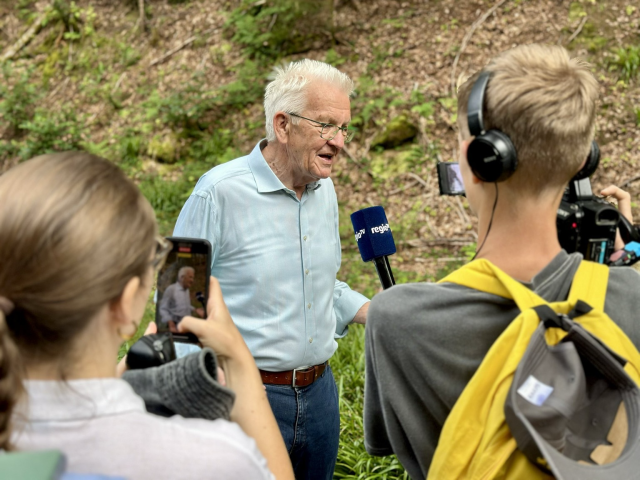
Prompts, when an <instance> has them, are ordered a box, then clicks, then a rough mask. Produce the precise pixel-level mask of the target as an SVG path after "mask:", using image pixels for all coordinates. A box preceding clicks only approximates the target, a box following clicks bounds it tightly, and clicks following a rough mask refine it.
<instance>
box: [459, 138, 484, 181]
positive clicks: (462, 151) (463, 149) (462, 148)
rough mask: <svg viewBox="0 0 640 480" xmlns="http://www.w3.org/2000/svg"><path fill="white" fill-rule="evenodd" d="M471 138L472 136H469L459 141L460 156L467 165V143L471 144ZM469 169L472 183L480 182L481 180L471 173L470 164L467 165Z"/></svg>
mask: <svg viewBox="0 0 640 480" xmlns="http://www.w3.org/2000/svg"><path fill="white" fill-rule="evenodd" d="M472 140H473V137H469V138H467V139H466V140H462V141H461V142H460V155H461V156H462V158H463V159H464V161H465V162H467V165H469V159H468V158H467V152H468V151H469V145H470V144H471V141H472ZM469 171H470V172H471V181H472V182H473V183H476V184H477V183H482V180H480V179H479V178H478V177H476V175H475V173H473V170H471V166H469Z"/></svg>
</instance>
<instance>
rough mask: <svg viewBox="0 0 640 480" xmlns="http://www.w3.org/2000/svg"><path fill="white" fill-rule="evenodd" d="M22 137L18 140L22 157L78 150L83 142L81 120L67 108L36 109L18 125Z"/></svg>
mask: <svg viewBox="0 0 640 480" xmlns="http://www.w3.org/2000/svg"><path fill="white" fill-rule="evenodd" d="M20 129H21V130H23V131H24V139H23V140H22V141H21V142H20V151H19V155H20V157H21V158H22V159H25V160H26V159H28V158H32V157H35V156H36V155H42V154H44V153H50V152H64V151H67V150H79V149H81V148H82V144H83V136H82V134H83V130H84V126H83V121H82V119H78V118H76V116H75V114H74V113H73V112H72V111H71V110H70V109H68V108H63V109H62V110H59V111H53V112H52V111H50V110H47V109H44V108H38V109H36V113H35V115H34V117H33V119H32V120H28V121H26V122H24V123H22V124H21V125H20Z"/></svg>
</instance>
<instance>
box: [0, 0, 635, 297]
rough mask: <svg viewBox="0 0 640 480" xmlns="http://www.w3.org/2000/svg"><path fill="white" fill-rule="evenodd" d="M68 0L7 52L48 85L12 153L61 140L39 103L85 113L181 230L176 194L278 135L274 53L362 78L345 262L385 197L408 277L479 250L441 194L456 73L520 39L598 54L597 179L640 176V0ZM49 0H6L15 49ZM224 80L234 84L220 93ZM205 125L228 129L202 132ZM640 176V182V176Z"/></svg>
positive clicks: (7, 134)
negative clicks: (266, 116)
mask: <svg viewBox="0 0 640 480" xmlns="http://www.w3.org/2000/svg"><path fill="white" fill-rule="evenodd" d="M56 3H60V4H64V5H66V8H67V11H64V9H60V8H58V10H63V13H65V14H66V15H67V16H68V17H67V18H62V17H63V14H61V13H59V11H58V10H56V11H54V16H53V20H49V22H48V23H47V24H46V25H43V26H42V28H41V29H40V30H38V32H37V34H36V35H35V36H34V38H33V39H32V40H31V41H30V42H29V43H28V44H27V45H26V46H25V47H23V48H22V49H21V50H20V51H19V52H18V53H17V54H16V55H15V56H14V57H13V58H12V61H11V62H8V63H10V68H11V73H9V74H7V73H5V80H6V82H7V85H8V87H5V88H7V92H8V93H11V90H10V89H11V87H10V86H11V85H12V84H15V83H16V82H20V81H23V82H25V81H26V82H27V83H28V84H29V85H30V86H34V87H35V89H36V90H37V91H38V94H39V96H38V101H37V104H35V105H32V106H31V107H29V106H27V107H26V108H27V109H28V108H32V110H36V117H35V119H33V118H32V119H31V120H32V123H33V124H34V125H31V130H25V129H21V128H20V127H19V125H15V124H11V123H10V121H6V120H7V119H6V118H5V121H4V122H2V121H1V120H0V133H1V134H2V137H1V138H2V142H4V143H6V144H7V145H9V146H5V148H4V151H3V150H2V149H1V144H0V162H3V163H2V164H0V165H2V166H1V167H0V168H4V169H6V168H8V167H9V166H10V165H12V164H15V162H16V161H19V159H20V158H21V155H22V158H24V156H25V155H26V154H29V153H39V152H38V148H42V145H39V144H38V142H40V143H46V141H45V140H46V139H45V140H43V139H42V138H36V139H35V140H33V139H31V138H29V136H30V135H31V137H34V136H36V137H37V136H38V135H40V137H44V136H46V134H47V133H51V132H47V131H46V130H47V128H48V127H49V126H48V125H43V123H45V121H44V120H43V119H42V118H40V117H48V118H49V119H50V118H51V117H52V115H53V113H52V112H57V114H58V117H55V119H56V121H57V122H58V123H65V122H67V123H68V124H70V125H71V127H73V128H75V131H72V132H71V133H69V132H62V133H63V135H61V136H62V137H63V138H65V135H64V134H65V133H66V136H67V137H69V138H71V141H70V143H71V144H73V140H74V139H75V141H76V143H77V144H78V145H80V146H81V147H84V148H87V149H89V150H90V151H94V152H96V153H99V154H102V155H104V156H107V157H109V158H111V159H113V160H114V161H119V162H123V161H124V160H123V158H122V157H132V158H129V160H128V165H130V166H131V167H132V169H131V171H132V175H134V176H135V177H136V178H138V179H143V180H146V181H151V182H153V188H152V190H153V192H152V193H153V194H154V195H155V196H156V197H158V198H156V199H155V200H156V202H157V203H159V204H161V205H162V206H163V208H165V210H167V211H166V215H165V217H163V218H164V220H166V221H165V224H164V227H165V230H166V233H169V230H170V225H171V223H172V220H173V218H175V213H176V210H177V208H173V207H178V205H168V204H171V202H172V201H174V200H177V201H176V202H175V203H178V204H179V203H180V201H181V200H182V199H184V197H185V195H186V194H188V192H187V190H189V189H190V187H192V186H193V184H194V183H195V179H197V176H199V175H200V174H201V173H202V172H203V171H206V169H208V168H210V167H211V166H212V165H214V164H216V163H219V162H221V161H226V160H228V159H229V158H232V157H233V156H235V155H239V154H242V153H245V152H248V151H250V149H251V148H252V147H253V145H254V144H255V143H256V141H257V140H258V139H259V138H261V136H262V135H263V130H262V128H263V110H262V106H261V98H260V93H261V92H262V89H263V86H264V84H265V82H266V75H267V74H268V71H269V69H270V67H272V66H273V65H274V64H276V63H277V62H281V61H283V60H294V59H298V58H303V57H308V58H314V59H318V60H324V61H328V62H330V63H333V64H334V65H336V66H338V68H340V69H341V70H343V71H344V72H346V73H348V74H349V75H350V76H351V77H352V78H353V79H354V80H355V81H356V84H357V93H358V96H357V97H356V98H355V99H354V101H353V117H354V120H355V122H354V123H355V124H356V126H357V127H358V128H359V130H360V131H359V133H358V135H357V136H356V138H355V141H354V142H353V143H351V144H350V145H349V146H348V148H347V149H345V153H343V155H342V162H341V163H340V164H338V165H337V167H336V169H335V174H334V181H335V183H336V188H337V191H338V197H339V199H340V203H341V212H342V213H343V215H342V217H343V218H342V220H341V233H342V234H343V240H344V245H343V248H344V250H345V260H346V261H347V262H351V261H355V260H357V250H356V249H355V248H356V247H355V242H353V241H352V237H351V235H350V232H349V229H350V224H349V218H348V214H349V213H350V212H352V211H355V210H358V209H360V208H363V207H366V206H370V205H383V206H384V207H385V209H386V211H387V216H388V218H389V221H390V224H391V226H392V228H393V230H394V235H395V238H396V241H397V245H398V253H397V255H396V256H395V257H394V258H393V262H394V266H395V267H396V268H397V269H398V271H399V274H400V280H401V281H402V280H420V279H429V278H433V276H434V275H436V274H437V272H438V271H439V270H441V269H445V270H448V269H449V268H448V264H449V263H453V264H457V263H458V262H459V261H462V260H463V259H464V258H466V257H467V256H468V253H469V251H472V250H473V248H474V245H473V244H474V242H475V238H476V235H475V232H474V225H475V219H474V217H473V215H472V213H471V212H470V211H469V208H468V206H467V204H466V202H465V200H464V199H460V198H452V197H441V196H439V195H438V188H437V178H436V174H435V162H436V161H437V160H445V161H447V160H456V158H457V155H456V148H457V136H456V125H455V118H456V101H455V88H456V83H457V82H459V81H460V80H461V79H464V78H466V77H468V76H469V75H471V74H472V73H473V72H475V71H476V70H478V69H479V68H481V67H482V66H483V65H484V64H485V63H486V62H487V61H488V60H489V58H490V57H491V56H492V55H495V54H496V53H498V52H501V51H503V50H505V49H508V48H510V47H512V46H515V45H518V44H526V43H532V42H539V43H549V44H560V45H564V46H566V47H567V48H569V49H570V50H571V51H572V52H573V54H574V55H579V56H581V57H583V58H585V59H586V60H587V61H589V62H590V63H591V64H592V65H593V70H594V72H595V73H596V75H597V77H598V79H599V81H600V83H601V102H600V111H599V115H598V126H597V128H598V132H597V141H598V142H599V144H600V146H601V149H602V161H601V167H600V169H599V170H598V171H597V172H596V174H595V175H594V176H593V177H592V182H593V184H594V186H595V190H597V189H598V188H600V187H603V186H605V185H608V184H610V183H617V184H619V185H622V184H624V183H625V182H627V181H629V180H633V179H634V178H635V177H636V176H637V175H638V172H637V166H638V159H639V158H640V135H638V134H637V127H638V123H639V122H640V88H639V86H638V62H639V61H640V60H639V59H638V56H640V53H639V52H640V50H638V45H639V44H640V27H639V22H640V9H639V8H637V7H636V6H634V5H632V4H631V2H630V1H628V0H609V1H606V2H594V1H592V0H583V1H576V2H567V1H555V0H553V1H552V0H527V1H523V0H514V1H499V2H495V3H494V2H486V1H451V0H443V1H438V2H427V1H396V0H377V1H364V0H332V1H320V2H300V1H292V0H288V1H287V0H284V1H280V2H274V1H271V2H269V1H255V2H248V1H244V2H240V1H235V2H234V1H220V0H217V1H216V0H209V1H192V2H168V1H149V0H146V11H145V18H144V22H141V17H140V15H139V10H138V2H137V1H133V0H121V1H115V2H114V1H106V0H102V1H92V2H89V1H77V2H75V3H66V2H60V1H58V2H54V6H55V4H56ZM305 3H306V5H305ZM311 3H314V4H316V7H314V8H313V9H310V7H309V4H311ZM50 5H51V3H50V2H48V1H35V2H34V1H29V0H20V1H17V2H7V1H4V2H1V3H0V19H1V20H0V51H4V52H6V51H7V50H8V49H9V47H11V46H12V45H14V44H15V43H16V42H17V41H18V39H19V38H20V36H21V35H22V34H23V33H24V32H25V31H26V30H27V28H28V27H29V25H30V24H31V25H32V24H34V22H37V19H38V16H39V14H40V13H41V12H45V11H47V9H48V8H51V7H50ZM278 6H280V9H278ZM496 7H497V8H496ZM268 8H271V9H272V11H273V12H274V13H271V11H269V10H268ZM296 8H297V9H298V10H300V12H298V14H297V16H296V14H295V10H296ZM286 9H289V11H286ZM305 9H306V10H308V11H306V10H305ZM291 10H294V13H291ZM256 12H258V13H256ZM50 17H52V16H51V15H50ZM247 18H251V20H252V21H253V23H247V22H246V19H247ZM141 23H144V27H143V28H141V27H140V25H141ZM281 23H282V25H280V24H281ZM74 26H75V28H74ZM279 26H280V27H281V30H282V29H285V30H286V29H288V32H286V33H285V34H282V31H280V30H278V27H279ZM278 35H279V36H278ZM263 39H264V40H263ZM263 47H264V48H263ZM265 52H266V53H265ZM634 54H635V57H634V56H633V55H634ZM625 55H626V56H625ZM634 62H635V63H634ZM634 69H635V70H634ZM21 75H27V76H28V77H27V79H26V80H25V79H24V78H23V77H21ZM225 87H228V90H227V91H225V94H226V95H227V96H235V99H233V100H232V101H231V102H228V104H226V105H223V107H224V108H222V107H221V106H220V102H219V101H218V100H219V95H220V91H221V89H224V88H225ZM243 89H244V90H243ZM0 93H2V92H1V91H0ZM216 95H217V96H218V97H216ZM214 97H216V98H214ZM208 100H209V103H207V101H208ZM216 102H217V103H216ZM203 104H204V105H203ZM60 112H63V113H60ZM27 113H28V112H27ZM63 114H64V115H63ZM400 115H404V116H406V117H408V120H409V123H410V124H411V125H410V128H414V132H416V134H415V136H413V137H411V138H410V141H409V142H408V143H405V144H403V145H399V146H396V147H394V148H384V147H381V146H380V145H376V139H377V138H379V135H380V134H381V133H383V132H384V131H385V128H386V127H387V125H388V124H389V123H390V121H391V120H393V119H394V118H397V117H398V116H400ZM20 118H22V117H20ZM38 120H40V122H39V123H38ZM74 122H76V123H77V125H73V123H74ZM3 123H4V127H5V128H2V124H3ZM203 124H205V126H204V127H203ZM194 125H195V126H194ZM73 128H71V130H73ZM39 129H40V130H39ZM41 130H45V132H44V133H43V132H42V131H41ZM193 130H199V131H200V132H202V133H203V135H206V134H209V133H211V135H212V137H216V138H215V139H214V140H215V141H213V140H211V141H209V144H207V142H206V141H205V140H203V139H202V138H195V140H194V135H193ZM221 130H222V133H221ZM25 132H26V133H25ZM58 133H60V132H58ZM74 135H75V137H74ZM30 140H31V142H30ZM216 142H217V143H216ZM194 143H196V144H198V145H197V148H194V147H193V144H194ZM211 143H213V145H212V144H211ZM11 144H13V145H14V147H13V148H11ZM33 144H35V146H34V145H33ZM25 145H26V146H25ZM46 146H48V145H45V147H46ZM198 148H199V149H198ZM123 151H124V154H123ZM347 152H348V153H347ZM3 154H4V155H3ZM185 168H186V170H187V171H188V175H187V176H186V177H185V176H184V172H185ZM0 171H1V170H0ZM152 177H153V180H149V179H150V178H152ZM177 179H183V180H184V182H183V183H181V184H180V188H182V189H183V190H184V191H176V190H177V187H176V188H174V190H171V188H169V190H170V191H171V194H172V195H174V197H175V196H177V197H179V198H177V199H176V198H173V197H172V198H170V199H168V200H167V199H166V198H163V195H164V194H163V192H162V191H161V190H162V187H163V186H164V185H162V184H161V182H163V181H169V182H171V181H174V180H177ZM627 188H628V189H629V190H630V191H631V193H632V194H633V195H634V197H637V194H638V193H640V183H633V182H632V183H630V184H629V185H628V186H627ZM185 189H186V190H185ZM154 198H155V197H154ZM154 206H157V205H155V204H154ZM172 208H173V210H172ZM636 208H637V207H636V206H635V204H634V211H635V209H636ZM163 218H161V220H163ZM465 246H466V247H467V248H466V249H464V247H465ZM461 248H463V250H462V251H461ZM355 270H356V271H357V274H358V275H360V273H361V269H359V268H356V269H355ZM402 272H406V275H404V274H403V273H402ZM352 280H353V279H352ZM362 286H363V287H364V285H362ZM369 293H372V292H369Z"/></svg>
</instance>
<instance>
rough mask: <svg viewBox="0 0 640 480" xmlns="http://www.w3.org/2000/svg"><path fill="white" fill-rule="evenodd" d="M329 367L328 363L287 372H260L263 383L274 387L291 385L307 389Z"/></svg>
mask: <svg viewBox="0 0 640 480" xmlns="http://www.w3.org/2000/svg"><path fill="white" fill-rule="evenodd" d="M327 365H329V362H328V361H326V362H324V363H321V364H320V365H314V366H312V367H300V368H294V369H293V370H287V371H286V372H266V371H264V370H260V376H261V377H262V383H269V384H272V385H291V386H292V387H306V386H309V385H311V384H312V383H313V382H315V381H316V380H317V379H318V378H320V375H322V373H323V372H324V370H325V369H326V368H327Z"/></svg>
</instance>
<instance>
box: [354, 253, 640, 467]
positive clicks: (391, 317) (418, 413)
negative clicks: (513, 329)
mask: <svg viewBox="0 0 640 480" xmlns="http://www.w3.org/2000/svg"><path fill="white" fill-rule="evenodd" d="M581 260H582V255H580V254H571V255H569V254H567V253H566V252H565V251H562V252H561V253H559V254H558V255H557V256H556V257H555V258H554V259H553V260H552V261H551V262H550V263H549V264H548V265H547V266H546V267H545V268H544V269H543V270H542V271H540V272H539V273H538V274H537V275H536V276H535V277H534V278H533V280H532V281H531V282H530V283H525V285H526V286H527V287H529V288H530V289H532V290H533V291H535V292H536V293H537V294H538V295H539V296H541V297H542V298H544V299H545V300H547V301H548V302H555V301H562V300H565V299H566V298H567V296H568V294H569V289H570V287H571V282H572V280H573V276H574V274H575V272H576V270H577V269H578V266H579V264H580V261H581ZM604 309H605V312H606V313H607V314H608V315H609V316H610V317H611V319H612V320H613V321H614V322H615V323H617V324H618V325H619V326H620V328H621V329H622V330H623V331H624V332H625V333H626V334H627V335H628V336H629V338H630V339H631V341H632V342H633V343H634V344H635V345H636V347H640V318H639V313H640V274H638V272H636V271H635V270H634V269H632V268H628V267H614V268H611V269H610V273H609V283H608V287H607V295H606V300H605V307H604ZM519 313H520V311H519V309H518V307H517V306H516V305H515V303H514V302H513V301H512V300H507V299H505V298H502V297H498V296H496V295H491V294H487V293H483V292H480V291H477V290H473V289H470V288H467V287H462V286H459V285H455V284H452V283H442V284H434V283H414V284H405V285H396V286H394V287H392V288H390V289H388V290H385V291H384V292H382V293H380V294H378V295H376V296H375V297H374V298H373V300H372V301H371V306H370V308H369V312H368V315H367V328H366V344H365V356H366V378H365V406H364V433H365V447H366V449H367V451H368V452H369V453H370V454H372V455H378V456H382V455H390V454H392V453H395V454H396V455H397V456H398V458H399V460H400V462H401V463H402V465H403V466H404V467H405V469H406V470H407V472H408V473H409V475H410V476H411V477H412V478H414V479H420V478H426V476H427V473H428V471H429V465H430V464H431V459H432V457H433V453H434V451H435V448H436V446H437V444H438V438H439V436H440V431H441V429H442V426H443V424H444V422H445V420H446V418H447V416H448V415H449V412H450V411H451V409H452V408H453V405H454V404H455V402H456V400H457V399H458V397H459V396H460V394H461V393H462V390H463V389H464V387H465V386H466V384H467V383H468V382H469V380H470V379H471V377H472V376H473V374H474V373H475V371H476V370H477V369H478V367H479V366H480V363H481V362H482V359H483V358H484V356H485V355H486V353H487V352H488V351H489V348H490V347H491V345H492V344H493V343H494V342H495V341H496V340H497V338H498V337H499V336H500V334H501V333H502V332H503V331H504V330H505V329H506V328H507V326H508V325H509V323H510V322H511V321H512V320H513V319H514V318H515V317H516V316H517V315H518V314H519Z"/></svg>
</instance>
